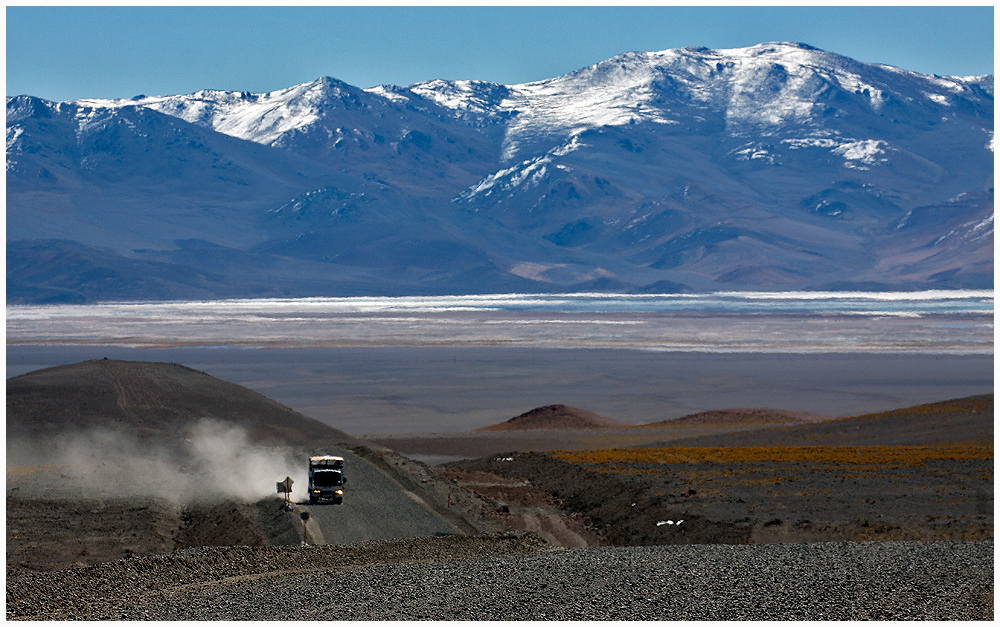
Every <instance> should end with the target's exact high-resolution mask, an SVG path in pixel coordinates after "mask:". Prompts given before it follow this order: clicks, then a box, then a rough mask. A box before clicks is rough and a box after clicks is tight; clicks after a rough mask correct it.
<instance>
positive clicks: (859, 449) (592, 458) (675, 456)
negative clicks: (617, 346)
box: [552, 445, 993, 467]
mask: <svg viewBox="0 0 1000 627" xmlns="http://www.w3.org/2000/svg"><path fill="white" fill-rule="evenodd" d="M552 454H553V455H555V456H556V457H558V458H559V459H562V460H565V461H567V462H571V463H576V464H685V463H689V464H695V463H699V462H713V463H734V462H828V463H835V464H865V465H876V466H894V467H904V466H918V465H921V464H923V463H924V462H926V461H927V460H954V461H964V460H972V459H993V447H992V446H976V445H950V446H746V447H741V446H706V447H674V448H638V449H600V450H584V451H553V452H552Z"/></svg>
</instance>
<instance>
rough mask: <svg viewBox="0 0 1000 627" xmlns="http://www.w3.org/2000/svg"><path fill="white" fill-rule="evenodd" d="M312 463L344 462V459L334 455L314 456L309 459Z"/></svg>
mask: <svg viewBox="0 0 1000 627" xmlns="http://www.w3.org/2000/svg"><path fill="white" fill-rule="evenodd" d="M309 461H311V462H342V461H344V458H343V457H335V456H333V455H313V456H312V457H310V458H309Z"/></svg>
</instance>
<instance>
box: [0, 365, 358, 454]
mask: <svg viewBox="0 0 1000 627" xmlns="http://www.w3.org/2000/svg"><path fill="white" fill-rule="evenodd" d="M204 419H214V420H216V421H218V422H220V423H224V424H231V425H232V426H234V427H238V428H241V429H243V430H244V431H245V432H246V434H247V438H248V439H249V440H250V441H252V442H256V443H260V444H291V445H317V444H323V443H330V444H333V443H336V442H344V441H350V440H351V438H350V437H349V436H348V435H347V434H345V433H344V432H342V431H339V430H337V429H334V428H333V427H331V426H329V425H327V424H324V423H322V422H319V421H318V420H314V419H312V418H309V417H307V416H304V415H302V414H300V413H298V412H296V411H294V410H292V409H291V408H289V407H286V406H285V405H282V404H280V403H278V402H276V401H273V400H271V399H269V398H267V397H266V396H263V395H261V394H258V393H257V392H254V391H253V390H250V389H248V388H245V387H243V386H241V385H237V384H234V383H229V382H226V381H222V380H220V379H217V378H215V377H212V376H211V375H208V374H206V373H204V372H200V371H198V370H194V369H192V368H188V367H186V366H181V365H179V364H173V363H158V362H139V361H120V360H114V359H96V360H90V361H84V362H80V363H76V364H69V365H65V366H56V367H53V368H45V369H42V370H36V371H34V372H29V373H26V374H23V375H20V376H17V377H13V378H11V379H8V380H7V439H8V442H9V441H11V440H17V439H21V438H30V439H32V440H37V439H48V438H52V437H58V436H64V435H66V434H71V433H76V432H82V431H88V430H92V429H105V430H109V431H127V432H132V433H134V434H135V435H136V436H137V437H139V438H142V439H144V440H165V441H171V440H177V439H178V438H181V437H183V434H184V433H185V432H186V431H187V430H188V429H189V428H191V427H192V426H193V425H195V424H197V423H198V422H199V421H202V420H204Z"/></svg>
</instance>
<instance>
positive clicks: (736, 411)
mask: <svg viewBox="0 0 1000 627" xmlns="http://www.w3.org/2000/svg"><path fill="white" fill-rule="evenodd" d="M824 420H833V416H825V415H822V414H810V413H808V412H802V411H790V410H787V409H763V408H732V409H716V410H712V411H703V412H698V413H697V414H690V415H687V416H681V417H680V418H674V419H673V420H663V421H659V422H651V423H649V424H644V425H639V426H641V427H693V426H701V427H708V426H713V427H714V426H719V427H722V426H729V425H732V426H737V425H779V424H787V425H791V424H812V423H816V422H822V421H824Z"/></svg>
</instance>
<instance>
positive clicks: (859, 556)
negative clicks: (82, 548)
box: [7, 534, 993, 620]
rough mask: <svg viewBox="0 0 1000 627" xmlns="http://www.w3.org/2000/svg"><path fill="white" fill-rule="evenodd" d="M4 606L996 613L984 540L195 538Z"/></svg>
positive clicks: (66, 613)
mask: <svg viewBox="0 0 1000 627" xmlns="http://www.w3.org/2000/svg"><path fill="white" fill-rule="evenodd" d="M7 618H8V619H36V620H37V619H50V620H51V619H56V620H58V619H85V620H109V619H124V620H420V619H433V620H865V619H869V620H907V619H919V620H992V619H993V541H992V540H986V541H977V542H825V543H815V544H765V545H681V546H643V547H599V548H586V549H566V550H553V549H551V548H549V547H548V546H547V545H545V543H544V542H543V541H541V539H539V538H538V537H537V536H534V535H532V534H505V535H493V536H472V537H461V536H451V537H439V538H418V539H413V540H404V541H387V542H374V543H366V544H359V545H350V546H339V547H334V546H318V547H212V548H198V549H187V550H184V551H178V552H175V553H169V554H165V555H158V556H153V557H143V558H132V559H126V560H119V561H117V562H112V563H107V564H101V565H98V566H93V567H89V568H82V569H76V570H67V571H59V572H54V573H31V574H24V575H17V576H11V575H8V579H7Z"/></svg>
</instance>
